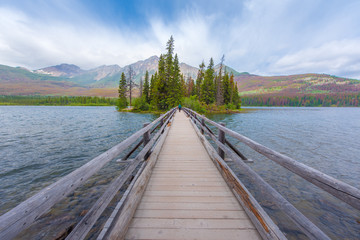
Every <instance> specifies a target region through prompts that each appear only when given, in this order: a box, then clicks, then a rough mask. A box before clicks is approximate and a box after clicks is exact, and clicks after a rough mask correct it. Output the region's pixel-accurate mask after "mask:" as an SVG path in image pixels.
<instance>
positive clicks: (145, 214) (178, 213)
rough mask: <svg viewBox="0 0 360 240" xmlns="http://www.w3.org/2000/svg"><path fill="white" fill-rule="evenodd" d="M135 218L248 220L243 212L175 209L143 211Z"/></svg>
mask: <svg viewBox="0 0 360 240" xmlns="http://www.w3.org/2000/svg"><path fill="white" fill-rule="evenodd" d="M134 217H136V218H177V219H179V218H211V219H217V218H218V219H244V218H245V219H248V216H247V215H246V213H245V212H244V211H240V210H237V211H225V210H218V211H215V210H182V209H181V210H177V209H171V210H168V209H165V210H163V209H158V210H156V211H153V210H143V209H138V210H137V211H136V212H135V215H134Z"/></svg>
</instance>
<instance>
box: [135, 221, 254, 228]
mask: <svg viewBox="0 0 360 240" xmlns="http://www.w3.org/2000/svg"><path fill="white" fill-rule="evenodd" d="M131 225H132V227H133V228H161V229H177V228H184V229H255V228H254V225H253V224H252V223H251V222H250V221H249V220H248V219H209V218H208V219H200V218H198V219H186V218H185V219H178V218H134V219H133V222H132V224H131Z"/></svg>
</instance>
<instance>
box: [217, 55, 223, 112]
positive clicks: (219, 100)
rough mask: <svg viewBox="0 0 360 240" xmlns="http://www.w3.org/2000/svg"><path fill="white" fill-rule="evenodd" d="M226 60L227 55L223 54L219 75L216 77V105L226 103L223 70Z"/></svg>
mask: <svg viewBox="0 0 360 240" xmlns="http://www.w3.org/2000/svg"><path fill="white" fill-rule="evenodd" d="M224 60H225V55H223V56H222V58H221V62H220V68H219V75H218V76H217V77H216V78H215V81H216V83H215V86H216V88H215V89H216V105H218V106H220V105H223V104H224V95H223V86H222V70H223V66H224V65H223V64H224Z"/></svg>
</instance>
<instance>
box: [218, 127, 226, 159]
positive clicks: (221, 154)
mask: <svg viewBox="0 0 360 240" xmlns="http://www.w3.org/2000/svg"><path fill="white" fill-rule="evenodd" d="M219 124H220V125H221V126H223V127H225V123H219ZM218 139H219V142H221V143H222V144H225V132H224V131H222V130H221V129H220V128H219V136H218ZM218 154H219V156H220V157H221V158H222V159H225V153H224V151H223V150H222V149H221V148H220V147H218Z"/></svg>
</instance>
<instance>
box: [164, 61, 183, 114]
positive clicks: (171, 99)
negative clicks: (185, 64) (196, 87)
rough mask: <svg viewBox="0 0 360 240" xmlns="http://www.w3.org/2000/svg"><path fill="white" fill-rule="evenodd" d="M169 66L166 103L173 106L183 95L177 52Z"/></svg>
mask: <svg viewBox="0 0 360 240" xmlns="http://www.w3.org/2000/svg"><path fill="white" fill-rule="evenodd" d="M171 68H172V75H171V76H170V79H168V82H169V85H168V87H169V89H168V97H167V103H168V106H169V107H174V106H177V105H178V104H179V103H180V99H181V97H182V95H183V91H182V83H181V75H180V67H179V59H178V56H177V54H175V58H174V61H173V63H172V67H171Z"/></svg>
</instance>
